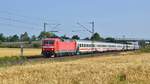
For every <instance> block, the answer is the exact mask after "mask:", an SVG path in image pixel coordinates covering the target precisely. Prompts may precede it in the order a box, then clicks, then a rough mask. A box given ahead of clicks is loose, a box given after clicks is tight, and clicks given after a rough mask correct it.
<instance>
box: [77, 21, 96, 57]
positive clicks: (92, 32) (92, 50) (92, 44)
mask: <svg viewBox="0 0 150 84" xmlns="http://www.w3.org/2000/svg"><path fill="white" fill-rule="evenodd" d="M77 24H78V25H80V26H81V27H82V28H84V29H86V31H88V32H89V33H91V34H92V36H94V33H95V31H94V21H92V22H90V24H92V31H91V30H89V29H88V28H86V27H85V26H83V25H82V24H80V23H77ZM92 36H91V37H92ZM91 46H92V49H91V52H92V54H91V55H93V53H94V46H95V45H94V39H92V43H91Z"/></svg>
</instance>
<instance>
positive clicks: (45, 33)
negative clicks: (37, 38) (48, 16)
mask: <svg viewBox="0 0 150 84" xmlns="http://www.w3.org/2000/svg"><path fill="white" fill-rule="evenodd" d="M46 25H48V24H47V23H45V22H44V39H45V38H46Z"/></svg>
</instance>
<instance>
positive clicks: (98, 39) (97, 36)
mask: <svg viewBox="0 0 150 84" xmlns="http://www.w3.org/2000/svg"><path fill="white" fill-rule="evenodd" d="M91 40H94V41H100V40H103V38H102V37H100V35H99V34H98V33H94V35H93V36H92V37H91Z"/></svg>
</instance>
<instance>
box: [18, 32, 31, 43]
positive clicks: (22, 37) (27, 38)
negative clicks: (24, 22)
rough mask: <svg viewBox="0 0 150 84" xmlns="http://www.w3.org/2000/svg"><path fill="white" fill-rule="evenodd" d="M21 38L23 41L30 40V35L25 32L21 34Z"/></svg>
mask: <svg viewBox="0 0 150 84" xmlns="http://www.w3.org/2000/svg"><path fill="white" fill-rule="evenodd" d="M20 39H21V40H22V41H29V40H30V37H29V36H28V33H27V32H25V33H24V34H21V36H20Z"/></svg>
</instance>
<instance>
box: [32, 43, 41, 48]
mask: <svg viewBox="0 0 150 84" xmlns="http://www.w3.org/2000/svg"><path fill="white" fill-rule="evenodd" d="M40 46H41V45H40V44H38V43H34V44H32V47H33V48H40Z"/></svg>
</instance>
